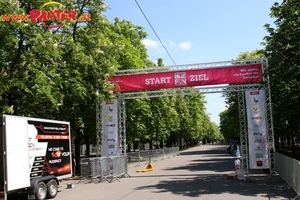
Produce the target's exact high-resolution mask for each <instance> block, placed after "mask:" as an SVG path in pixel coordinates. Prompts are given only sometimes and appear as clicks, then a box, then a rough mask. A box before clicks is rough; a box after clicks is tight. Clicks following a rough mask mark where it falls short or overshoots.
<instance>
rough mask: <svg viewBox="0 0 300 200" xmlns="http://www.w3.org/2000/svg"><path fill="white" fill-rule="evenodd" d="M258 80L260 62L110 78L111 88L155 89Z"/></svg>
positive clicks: (124, 89) (259, 80) (259, 78)
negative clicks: (112, 85)
mask: <svg viewBox="0 0 300 200" xmlns="http://www.w3.org/2000/svg"><path fill="white" fill-rule="evenodd" d="M261 81H262V66H261V64H251V65H250V64H249V65H241V66H227V67H217V68H206V69H190V70H181V71H171V70H170V71H168V72H150V73H144V74H130V75H117V76H112V77H111V78H110V82H111V83H112V84H114V85H115V86H117V88H118V89H116V91H115V92H129V91H141V90H158V89H166V88H176V87H193V86H204V85H217V84H238V83H257V82H261Z"/></svg>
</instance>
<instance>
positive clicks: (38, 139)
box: [0, 115, 72, 200]
mask: <svg viewBox="0 0 300 200" xmlns="http://www.w3.org/2000/svg"><path fill="white" fill-rule="evenodd" d="M0 126H1V127H0V151H2V152H1V153H2V156H0V164H1V165H2V167H0V200H2V199H3V200H6V199H7V198H8V196H9V195H10V194H12V193H16V192H26V193H27V194H28V199H38V200H44V199H46V198H47V199H49V198H54V197H55V196H56V195H57V192H58V185H59V180H61V179H65V178H69V177H71V176H72V162H71V138H70V123H69V122H64V121H56V120H48V119H38V118H30V117H20V116H13V115H0Z"/></svg>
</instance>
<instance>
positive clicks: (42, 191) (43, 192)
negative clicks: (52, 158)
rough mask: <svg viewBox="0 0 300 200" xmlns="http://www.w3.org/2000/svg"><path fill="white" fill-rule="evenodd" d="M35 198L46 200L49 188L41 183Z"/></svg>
mask: <svg viewBox="0 0 300 200" xmlns="http://www.w3.org/2000/svg"><path fill="white" fill-rule="evenodd" d="M35 196H36V199H37V200H45V199H46V196H47V186H46V184H45V183H44V182H43V181H41V182H39V183H38V184H37V185H36V190H35Z"/></svg>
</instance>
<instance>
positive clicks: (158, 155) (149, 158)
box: [127, 147, 179, 166]
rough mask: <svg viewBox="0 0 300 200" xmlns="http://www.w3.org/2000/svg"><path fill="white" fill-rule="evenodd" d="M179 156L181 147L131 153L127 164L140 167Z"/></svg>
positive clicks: (128, 154) (128, 155)
mask: <svg viewBox="0 0 300 200" xmlns="http://www.w3.org/2000/svg"><path fill="white" fill-rule="evenodd" d="M177 155H179V147H170V148H163V149H153V150H148V151H138V152H129V153H127V162H128V165H135V166H140V165H142V164H143V165H144V164H146V163H148V162H156V161H158V160H164V159H168V158H170V157H173V156H177Z"/></svg>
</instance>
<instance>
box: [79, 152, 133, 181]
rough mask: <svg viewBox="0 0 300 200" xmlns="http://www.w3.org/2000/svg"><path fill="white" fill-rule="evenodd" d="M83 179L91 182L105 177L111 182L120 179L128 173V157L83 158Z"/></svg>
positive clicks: (81, 163) (81, 164)
mask: <svg viewBox="0 0 300 200" xmlns="http://www.w3.org/2000/svg"><path fill="white" fill-rule="evenodd" d="M80 166H81V167H80V168H81V179H80V181H82V180H89V181H90V182H92V181H94V180H97V181H98V182H100V181H102V180H103V179H105V180H107V181H108V182H111V181H112V180H113V179H117V180H119V178H120V177H122V176H125V175H126V174H127V175H128V176H129V174H128V173H127V159H126V157H125V156H115V157H95V158H82V159H81V162H80Z"/></svg>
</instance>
